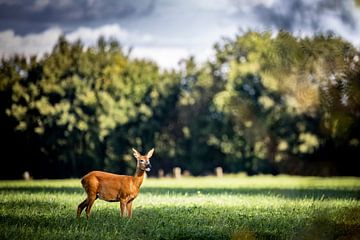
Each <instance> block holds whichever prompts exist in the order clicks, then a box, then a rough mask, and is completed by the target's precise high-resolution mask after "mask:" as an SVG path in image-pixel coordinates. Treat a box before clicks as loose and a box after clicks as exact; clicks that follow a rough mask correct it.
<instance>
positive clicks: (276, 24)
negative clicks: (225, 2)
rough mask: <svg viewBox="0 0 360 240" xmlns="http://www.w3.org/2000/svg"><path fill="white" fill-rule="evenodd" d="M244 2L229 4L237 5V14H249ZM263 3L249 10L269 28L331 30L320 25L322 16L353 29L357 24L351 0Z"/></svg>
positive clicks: (240, 0) (259, 2)
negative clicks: (336, 20)
mask: <svg viewBox="0 0 360 240" xmlns="http://www.w3.org/2000/svg"><path fill="white" fill-rule="evenodd" d="M255 2H256V1H255ZM243 3H244V1H242V0H232V4H233V5H234V6H235V7H236V8H237V13H236V16H237V17H239V16H242V15H246V14H249V13H248V12H247V11H249V10H248V9H247V10H244V4H243ZM265 3H266V2H265V1H258V2H257V3H256V4H255V5H254V6H253V7H252V8H251V9H250V11H251V13H252V15H254V16H255V17H256V20H257V21H259V23H260V24H261V25H262V26H265V27H268V28H277V29H284V30H288V31H299V30H303V29H306V30H311V31H323V30H325V31H326V30H329V29H331V26H324V25H323V23H322V21H321V19H322V18H323V17H324V16H330V17H332V18H337V19H339V20H340V21H341V22H342V23H343V24H344V25H346V26H348V27H350V28H353V29H354V28H356V27H357V24H358V23H357V21H356V19H355V14H359V9H353V6H354V2H353V0H343V1H339V0H313V1H307V0H291V1H289V0H274V1H273V2H272V3H271V4H268V3H266V4H265ZM324 28H325V29H324Z"/></svg>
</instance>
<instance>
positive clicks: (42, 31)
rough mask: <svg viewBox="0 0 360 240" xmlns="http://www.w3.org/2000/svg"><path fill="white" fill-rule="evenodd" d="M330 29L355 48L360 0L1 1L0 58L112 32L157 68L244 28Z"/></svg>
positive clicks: (202, 55) (202, 57) (203, 55)
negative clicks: (64, 41)
mask: <svg viewBox="0 0 360 240" xmlns="http://www.w3.org/2000/svg"><path fill="white" fill-rule="evenodd" d="M280 29H283V30H287V31H290V32H293V33H294V34H295V35H297V36H311V35H314V34H317V33H333V34H335V35H338V36H341V37H343V38H344V39H346V40H348V41H350V42H352V43H353V44H354V45H355V46H356V47H360V0H223V1H221V0H0V57H9V56H11V55H13V54H15V53H17V54H24V55H26V56H30V55H38V56H39V57H41V56H42V55H43V54H44V53H46V52H50V51H51V50H52V48H53V46H54V44H55V43H56V41H57V40H58V38H59V36H60V35H65V37H66V38H67V39H68V40H69V41H75V40H77V39H79V38H80V39H81V40H82V42H83V43H84V44H85V46H91V45H94V44H95V43H96V41H97V39H98V38H99V36H104V37H105V38H107V39H109V38H116V39H117V40H119V41H120V43H121V44H122V46H123V47H124V48H126V49H129V48H131V49H132V52H131V57H133V58H148V59H151V60H153V61H155V62H157V63H158V64H159V66H160V67H161V68H162V69H171V68H178V67H179V64H178V63H179V61H180V60H181V59H184V58H187V57H189V56H190V55H191V56H194V57H195V59H197V61H198V62H203V61H206V60H207V59H209V58H211V56H213V53H214V52H213V45H214V44H215V43H217V42H221V40H222V38H234V37H235V36H236V34H241V33H244V32H245V31H247V30H256V31H267V30H272V31H278V30H280Z"/></svg>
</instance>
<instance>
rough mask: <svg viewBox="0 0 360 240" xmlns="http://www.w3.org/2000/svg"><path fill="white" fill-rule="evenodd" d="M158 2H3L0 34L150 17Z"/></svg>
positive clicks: (68, 0)
mask: <svg viewBox="0 0 360 240" xmlns="http://www.w3.org/2000/svg"><path fill="white" fill-rule="evenodd" d="M154 6H155V0H151V1H147V0H136V1H134V0H120V1H119V0H73V1H71V0H60V1H51V0H50V1H48V0H30V1H19V0H15V1H12V0H5V1H4V0H3V1H0V31H1V30H5V29H14V30H15V32H17V33H19V34H26V33H29V32H34V31H43V30H45V29H46V28H48V27H50V26H61V27H64V28H65V29H66V27H71V28H76V27H78V26H80V25H81V26H84V25H85V26H93V25H95V24H98V23H102V24H104V23H108V22H110V21H114V20H120V19H124V18H130V17H141V16H146V15H148V14H151V12H152V11H153V9H154Z"/></svg>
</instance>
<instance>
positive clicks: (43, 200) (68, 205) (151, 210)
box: [0, 175, 360, 239]
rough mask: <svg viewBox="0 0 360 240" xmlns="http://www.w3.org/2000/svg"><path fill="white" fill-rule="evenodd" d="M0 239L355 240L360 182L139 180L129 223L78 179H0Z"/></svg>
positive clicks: (358, 226) (293, 178)
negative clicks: (90, 202)
mask: <svg viewBox="0 0 360 240" xmlns="http://www.w3.org/2000/svg"><path fill="white" fill-rule="evenodd" d="M0 196H1V198H0V239H360V178H355V177H333V178H320V177H296V176H277V177H272V176H253V177H247V176H242V175H226V176H224V177H223V178H216V177H187V178H182V179H170V178H164V179H156V178H147V179H145V181H144V183H143V186H142V189H141V192H140V195H139V196H138V198H137V199H135V201H134V203H133V218H132V219H127V218H121V217H120V214H119V203H108V202H104V201H101V200H97V201H96V202H95V204H94V207H93V209H92V215H91V218H90V220H89V221H86V218H85V215H82V218H81V221H80V222H78V221H77V219H76V209H77V205H78V204H79V203H80V202H81V201H82V200H83V199H84V198H85V196H86V195H85V193H84V191H83V189H82V188H81V184H80V181H79V179H70V180H32V181H0Z"/></svg>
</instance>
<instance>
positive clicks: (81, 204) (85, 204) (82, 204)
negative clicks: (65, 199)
mask: <svg viewBox="0 0 360 240" xmlns="http://www.w3.org/2000/svg"><path fill="white" fill-rule="evenodd" d="M86 206H87V198H86V199H85V200H84V201H82V202H81V203H80V204H79V206H78V209H77V218H78V219H80V215H81V213H82V211H83V210H84V208H85V207H86Z"/></svg>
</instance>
